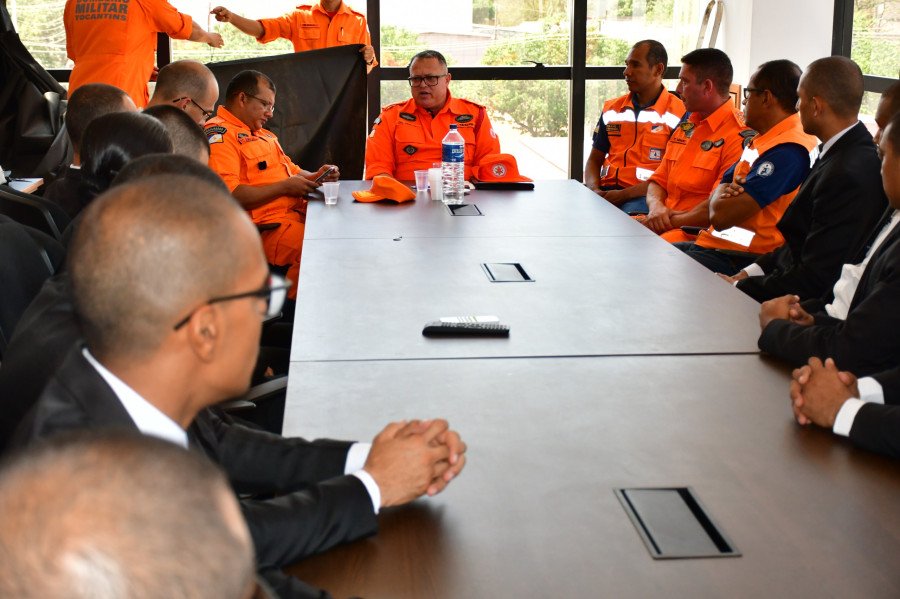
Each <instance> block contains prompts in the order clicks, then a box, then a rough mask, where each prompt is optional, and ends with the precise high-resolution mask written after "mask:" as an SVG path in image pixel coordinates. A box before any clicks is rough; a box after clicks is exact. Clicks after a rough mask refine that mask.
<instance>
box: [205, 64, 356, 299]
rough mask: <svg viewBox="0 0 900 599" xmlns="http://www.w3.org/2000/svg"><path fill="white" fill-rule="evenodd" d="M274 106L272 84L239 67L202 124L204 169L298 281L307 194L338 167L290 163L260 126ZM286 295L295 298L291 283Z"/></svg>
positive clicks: (273, 261)
mask: <svg viewBox="0 0 900 599" xmlns="http://www.w3.org/2000/svg"><path fill="white" fill-rule="evenodd" d="M274 110H275V83H274V82H273V81H272V80H271V79H270V78H269V77H267V76H266V75H264V74H263V73H260V72H259V71H241V72H240V73H238V74H237V75H235V76H234V78H233V79H232V80H231V81H230V82H229V83H228V89H227V90H226V91H225V104H224V105H222V106H219V109H218V111H217V112H216V116H214V117H213V118H211V119H210V120H209V121H207V123H206V128H205V132H206V137H207V139H208V140H209V152H210V156H209V167H210V168H211V169H212V170H213V171H215V172H216V173H218V174H219V176H220V177H222V180H223V181H225V185H227V186H228V189H230V190H231V193H232V195H234V197H235V199H237V201H238V202H240V204H241V205H242V206H243V207H244V208H245V209H246V210H247V211H248V212H249V213H250V218H251V219H252V220H253V222H254V223H256V224H257V225H268V227H263V231H262V239H263V248H264V249H265V252H266V257H267V258H268V260H269V263H270V264H273V265H275V266H280V267H287V277H288V278H289V279H291V280H292V281H297V279H298V277H299V274H300V256H301V252H302V249H303V233H304V229H305V226H306V196H307V195H308V194H309V192H311V191H313V190H314V189H317V188H318V187H320V186H321V183H320V182H319V181H320V177H321V181H337V180H338V178H339V177H340V172H339V170H338V167H337V166H335V165H333V164H323V165H322V166H321V167H320V168H319V170H318V171H316V172H310V171H306V170H303V169H302V168H300V167H299V166H297V165H296V164H294V163H293V162H292V161H291V159H290V158H289V157H288V155H287V154H285V153H284V150H282V149H281V144H279V143H278V138H277V137H276V136H275V134H274V133H272V132H271V131H267V130H266V129H265V128H264V126H265V124H266V121H268V120H269V119H270V118H271V117H272V114H273V112H274ZM288 297H289V298H290V299H294V298H296V297H297V289H296V286H295V287H292V288H291V290H290V291H289V292H288Z"/></svg>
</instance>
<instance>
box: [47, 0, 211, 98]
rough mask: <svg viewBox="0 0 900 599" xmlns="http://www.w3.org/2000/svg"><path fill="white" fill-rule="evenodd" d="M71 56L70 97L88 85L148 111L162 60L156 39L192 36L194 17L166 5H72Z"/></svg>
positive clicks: (138, 0) (68, 16)
mask: <svg viewBox="0 0 900 599" xmlns="http://www.w3.org/2000/svg"><path fill="white" fill-rule="evenodd" d="M63 24H64V25H65V28H66V54H68V56H69V58H71V59H72V61H74V63H75V66H74V67H73V68H72V74H71V75H70V76H69V94H71V93H72V92H73V91H75V90H76V89H78V88H79V87H80V86H82V85H84V84H85V83H108V84H110V85H115V86H116V87H118V88H120V89H122V90H124V91H125V92H126V93H127V94H128V95H129V96H131V99H132V100H134V103H135V104H137V107H138V108H143V107H144V106H146V105H147V101H148V100H149V99H150V95H149V94H148V93H147V82H148V81H149V80H150V74H151V73H152V72H153V65H154V62H155V59H156V34H157V33H165V34H167V35H168V36H169V37H173V38H175V39H182V40H183V39H187V38H189V37H190V36H191V31H192V30H193V27H194V26H193V23H192V21H191V17H190V16H188V15H184V14H182V13H180V12H178V11H177V10H175V7H173V6H172V5H171V4H169V3H168V2H166V1H165V0H130V1H129V2H94V1H91V0H67V1H66V8H65V11H64V12H63Z"/></svg>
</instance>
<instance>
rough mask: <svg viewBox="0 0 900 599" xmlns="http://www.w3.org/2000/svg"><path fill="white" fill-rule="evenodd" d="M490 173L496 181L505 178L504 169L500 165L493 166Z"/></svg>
mask: <svg viewBox="0 0 900 599" xmlns="http://www.w3.org/2000/svg"><path fill="white" fill-rule="evenodd" d="M491 173H493V175H494V176H495V177H497V178H498V179H499V178H501V177H505V176H506V167H505V166H503V165H502V164H495V165H494V166H492V167H491Z"/></svg>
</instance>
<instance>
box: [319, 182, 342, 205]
mask: <svg viewBox="0 0 900 599" xmlns="http://www.w3.org/2000/svg"><path fill="white" fill-rule="evenodd" d="M340 184H341V182H340V181H325V182H324V183H322V194H323V195H324V196H325V205H326V206H334V205H335V204H337V201H338V187H339V186H340Z"/></svg>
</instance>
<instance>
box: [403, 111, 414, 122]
mask: <svg viewBox="0 0 900 599" xmlns="http://www.w3.org/2000/svg"><path fill="white" fill-rule="evenodd" d="M400 118H401V119H403V120H404V121H414V120H416V115H414V114H410V113H408V112H401V113H400Z"/></svg>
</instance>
